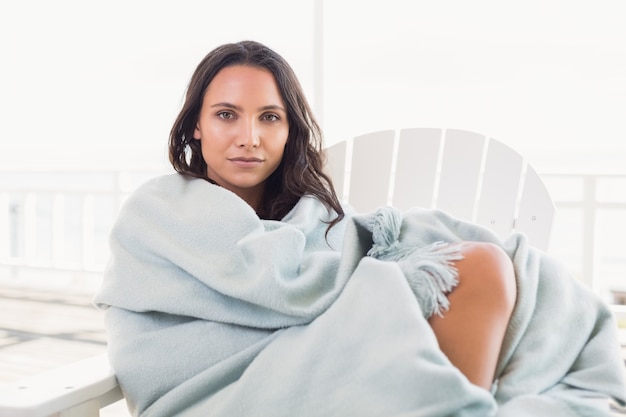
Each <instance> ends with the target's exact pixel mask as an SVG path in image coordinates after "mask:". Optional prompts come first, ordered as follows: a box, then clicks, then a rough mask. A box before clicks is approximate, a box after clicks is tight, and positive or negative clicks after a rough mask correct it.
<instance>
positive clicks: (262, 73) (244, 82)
mask: <svg viewBox="0 0 626 417" xmlns="http://www.w3.org/2000/svg"><path fill="white" fill-rule="evenodd" d="M205 94H207V95H209V94H210V95H218V94H219V95H230V96H241V95H260V96H267V97H272V98H280V96H281V95H280V91H279V89H278V84H277V83H276V79H275V78H274V75H273V74H272V73H271V72H270V71H269V70H267V69H265V68H259V67H253V66H246V65H233V66H228V67H225V68H222V69H221V70H220V71H219V72H218V73H217V74H216V75H215V77H214V78H213V79H212V80H211V82H210V83H209V85H208V87H207V90H206V92H205ZM281 101H282V100H281Z"/></svg>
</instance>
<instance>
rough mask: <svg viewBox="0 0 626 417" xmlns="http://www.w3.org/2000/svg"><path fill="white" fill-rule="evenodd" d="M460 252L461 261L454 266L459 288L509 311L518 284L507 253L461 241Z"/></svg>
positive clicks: (491, 247)
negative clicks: (457, 274) (456, 271)
mask: <svg viewBox="0 0 626 417" xmlns="http://www.w3.org/2000/svg"><path fill="white" fill-rule="evenodd" d="M461 252H462V254H463V259H462V260H460V261H458V262H457V263H456V267H457V270H458V273H459V287H464V288H465V289H466V290H465V291H467V292H472V293H474V294H475V296H477V297H480V298H482V299H485V298H486V299H488V300H490V301H491V302H494V303H496V304H499V305H501V307H502V308H504V309H506V310H509V311H512V309H513V307H514V305H515V300H516V298H517V283H516V278H515V270H514V268H513V262H512V261H511V258H510V257H509V256H508V255H507V253H506V252H505V251H504V250H503V249H502V248H501V247H500V246H498V245H495V244H492V243H488V242H464V243H463V244H462V246H461Z"/></svg>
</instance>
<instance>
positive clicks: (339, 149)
mask: <svg viewBox="0 0 626 417" xmlns="http://www.w3.org/2000/svg"><path fill="white" fill-rule="evenodd" d="M347 146H348V145H347V142H346V141H345V140H344V141H341V142H339V143H336V144H334V145H332V146H329V147H328V148H326V166H325V169H326V174H327V175H329V176H330V177H331V178H332V180H333V186H334V187H335V192H336V193H337V197H338V198H339V200H340V201H343V200H344V197H345V196H344V184H345V178H346V167H347V164H346V152H347Z"/></svg>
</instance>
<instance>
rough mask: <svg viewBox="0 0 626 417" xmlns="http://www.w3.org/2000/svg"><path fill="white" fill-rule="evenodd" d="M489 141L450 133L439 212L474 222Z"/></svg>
mask: <svg viewBox="0 0 626 417" xmlns="http://www.w3.org/2000/svg"><path fill="white" fill-rule="evenodd" d="M484 144H485V137H484V136H482V135H479V134H477V133H474V132H469V131H465V130H457V129H450V130H447V131H446V135H445V142H444V149H443V156H442V160H441V176H440V179H439V189H438V194H437V203H436V206H437V208H439V209H441V210H444V211H447V212H448V213H450V214H452V215H453V216H456V217H460V218H462V219H465V220H469V221H473V219H474V206H475V204H476V195H477V191H478V184H479V177H480V171H481V165H482V159H483V148H484V146H485V145H484Z"/></svg>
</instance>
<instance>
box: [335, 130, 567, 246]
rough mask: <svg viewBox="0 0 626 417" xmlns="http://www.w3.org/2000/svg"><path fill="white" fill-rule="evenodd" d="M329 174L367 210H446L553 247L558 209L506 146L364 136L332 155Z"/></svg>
mask: <svg viewBox="0 0 626 417" xmlns="http://www.w3.org/2000/svg"><path fill="white" fill-rule="evenodd" d="M327 156H328V172H329V173H330V175H331V177H332V178H333V181H334V183H335V187H336V188H337V191H338V193H339V195H340V198H341V199H342V200H343V201H344V202H348V203H349V204H350V205H352V206H353V207H354V208H355V209H357V210H359V211H370V210H374V209H375V208H377V207H379V206H381V205H393V206H395V207H397V208H398V209H400V210H406V209H408V208H410V207H414V206H421V207H426V208H438V209H441V210H444V211H446V212H448V213H450V214H452V215H454V216H456V217H458V218H461V219H463V220H468V221H471V222H475V223H478V224H482V225H484V226H487V227H489V228H490V229H492V230H494V231H495V232H496V233H497V234H498V235H499V236H500V237H501V238H506V237H507V236H509V235H510V234H511V233H512V232H514V231H519V232H522V233H524V234H526V235H527V236H528V238H529V240H530V242H531V244H533V245H534V246H536V247H538V248H540V249H544V250H545V249H547V247H548V243H549V238H550V232H551V228H552V220H553V217H554V212H555V206H554V203H553V201H552V198H551V197H550V195H549V193H548V190H547V189H546V187H545V185H544V184H543V182H542V181H541V179H540V177H539V176H538V175H537V173H536V172H535V170H534V169H533V168H532V167H531V166H530V165H528V164H527V163H526V162H525V161H524V159H523V158H522V157H521V155H520V154H519V153H517V152H516V151H515V150H513V149H511V148H510V147H508V146H506V145H505V144H503V143H502V142H500V141H497V140H495V139H492V138H488V137H486V136H484V135H481V134H478V133H475V132H470V131H466V130H458V129H434V128H410V129H399V130H384V131H379V132H373V133H368V134H365V135H361V136H358V137H356V138H354V139H353V140H351V141H344V142H340V143H337V144H335V145H333V146H330V147H329V148H328V149H327Z"/></svg>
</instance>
